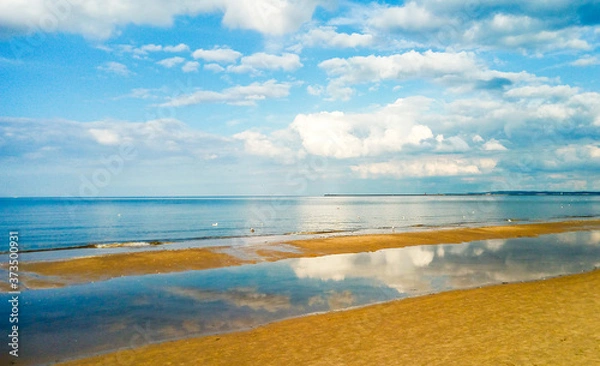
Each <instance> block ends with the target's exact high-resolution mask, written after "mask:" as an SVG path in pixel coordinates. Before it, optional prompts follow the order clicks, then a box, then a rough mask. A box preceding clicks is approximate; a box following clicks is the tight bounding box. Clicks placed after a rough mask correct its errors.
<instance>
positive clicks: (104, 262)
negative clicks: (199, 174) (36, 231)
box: [20, 219, 600, 289]
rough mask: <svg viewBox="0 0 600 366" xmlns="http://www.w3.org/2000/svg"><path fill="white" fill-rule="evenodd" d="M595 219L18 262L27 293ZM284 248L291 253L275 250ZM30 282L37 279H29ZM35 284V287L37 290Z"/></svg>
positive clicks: (506, 234)
mask: <svg viewBox="0 0 600 366" xmlns="http://www.w3.org/2000/svg"><path fill="white" fill-rule="evenodd" d="M598 229H600V220H598V219H590V220H575V221H559V222H544V223H529V224H513V225H504V226H487V227H475V228H464V227H463V228H451V229H448V228H445V229H432V230H424V231H415V232H401V233H390V234H370V235H353V236H334V237H328V238H316V239H309V240H297V241H286V242H283V243H275V244H265V245H253V246H245V247H241V248H236V250H237V252H238V253H239V252H244V253H245V254H243V255H241V256H240V255H235V254H230V253H228V252H227V250H226V249H227V248H224V247H212V248H192V249H181V250H160V251H140V252H130V253H119V254H110V255H102V256H93V257H84V258H74V259H67V260H58V261H41V262H23V263H22V264H21V267H20V269H21V271H23V272H25V273H24V276H23V283H24V285H25V286H27V287H28V288H31V289H35V288H43V287H56V286H64V285H69V284H74V283H86V282H91V281H101V280H107V279H110V278H115V277H122V276H132V275H145V274H155V273H170V272H183V271H188V270H202V269H211V268H220V267H228V266H236V265H242V264H250V263H256V262H261V261H277V260H281V259H286V258H299V257H318V256H324V255H331V254H343V253H360V252H370V251H376V250H381V249H388V248H401V247H406V246H414V245H431V244H456V243H462V242H468V241H474V240H489V239H509V238H515V237H533V236H538V235H544V234H556V233H562V232H568V231H578V230H598ZM281 245H285V246H286V247H288V248H292V249H293V250H280V249H281V248H280V246H281ZM32 278H35V279H36V281H33V280H28V279H32ZM36 285H37V286H36Z"/></svg>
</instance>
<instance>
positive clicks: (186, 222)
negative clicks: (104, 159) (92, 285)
mask: <svg viewBox="0 0 600 366" xmlns="http://www.w3.org/2000/svg"><path fill="white" fill-rule="evenodd" d="M598 216H600V196H580V195H553V196H548V195H533V196H510V195H491V196H486V195H476V196H320V197H298V196H259V197H248V196H243V197H239V196H235V197H135V198H86V199H81V198H0V217H1V219H0V229H1V230H2V232H5V233H8V232H10V231H18V232H19V239H20V244H21V246H20V250H21V252H36V251H52V250H62V249H74V248H94V247H97V248H106V247H111V246H115V247H118V246H131V247H135V246H152V245H155V244H162V243H177V242H186V243H193V246H197V247H202V246H211V245H219V243H221V242H222V240H225V239H228V240H229V242H232V240H233V242H234V243H235V242H238V243H247V242H249V241H251V240H259V241H260V240H262V239H263V238H264V239H265V240H267V239H269V238H277V239H281V238H282V237H283V238H288V237H289V238H295V237H302V238H305V237H311V236H323V235H348V234H367V233H389V232H402V231H411V230H422V229H426V228H438V227H461V226H482V225H493V224H518V223H524V222H536V221H553V220H564V219H570V218H592V217H598ZM7 250H8V239H7V240H6V245H5V246H4V247H3V248H2V246H0V252H2V253H6V252H7Z"/></svg>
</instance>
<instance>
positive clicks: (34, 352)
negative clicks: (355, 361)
mask: <svg viewBox="0 0 600 366" xmlns="http://www.w3.org/2000/svg"><path fill="white" fill-rule="evenodd" d="M599 267H600V231H590V232H571V233H563V234H555V235H545V236H540V237H537V238H517V239H508V240H486V241H474V242H469V243H463V244H449V245H431V246H416V247H406V248H400V249H387V250H381V251H377V252H371V253H358V254H340V255H331V256H325V257H319V258H300V259H288V260H282V261H279V262H274V263H260V264H254V265H245V266H239V267H231V268H219V269H213V270H204V271H189V272H183V273H172V274H162V275H146V276H135V277H124V278H117V279H112V280H109V281H104V282H99V283H89V284H83V285H74V286H70V287H65V288H59V289H48V290H33V291H24V292H22V293H21V295H20V300H21V303H20V307H19V312H20V314H19V316H20V318H19V322H20V324H19V329H20V330H21V332H20V357H19V359H18V361H17V362H16V363H15V364H17V365H32V364H33V365H35V364H49V363H54V362H56V361H62V360H66V359H72V358H78V357H83V356H86V355H91V354H96V353H103V352H108V351H112V350H116V349H123V348H132V347H140V346H143V345H146V344H150V343H156V342H161V341H165V340H171V339H180V338H186V337H192V336H200V335H207V334H215V333H224V332H231V331H236V330H242V329H247V328H251V327H255V326H258V325H261V324H265V323H269V322H273V321H277V320H281V319H285V318H290V317H295V316H302V315H306V314H311V313H316V312H326V311H334V310H341V309H346V308H351V307H357V306H364V305H368V304H373V303H378V302H383V301H389V300H394V299H401V298H406V297H411V296H419V295H425V294H429V293H435V292H441V291H449V290H454V289H465V288H472V287H478V286H485V285H491V284H500V283H507V282H518V281H531V280H538V279H543V278H547V277H553V276H559V275H565V274H572V273H579V272H583V271H590V270H593V269H595V268H599ZM7 297H8V295H7V294H3V295H2V303H5V304H6V302H7V299H6V298H7ZM5 308H7V307H5ZM7 320H8V316H6V317H4V316H3V317H2V319H0V325H1V326H2V329H9V328H8V326H9V324H8V322H7ZM5 343H6V342H5ZM3 347H5V348H6V349H5V351H3V352H2V355H0V361H2V364H7V365H8V364H10V362H12V361H14V359H13V358H10V357H8V349H7V347H6V345H5V346H3Z"/></svg>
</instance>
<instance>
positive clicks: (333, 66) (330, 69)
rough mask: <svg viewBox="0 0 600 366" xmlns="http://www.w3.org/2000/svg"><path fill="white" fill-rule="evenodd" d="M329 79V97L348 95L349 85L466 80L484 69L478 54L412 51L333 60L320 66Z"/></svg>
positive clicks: (326, 61)
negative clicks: (338, 94)
mask: <svg viewBox="0 0 600 366" xmlns="http://www.w3.org/2000/svg"><path fill="white" fill-rule="evenodd" d="M319 67H320V68H321V69H323V70H325V72H326V73H327V75H328V76H329V78H330V80H331V81H330V84H329V87H328V88H329V89H330V90H328V91H329V92H330V94H332V95H335V94H337V93H340V92H339V91H338V89H341V91H342V92H341V93H342V95H348V94H349V93H348V90H347V88H348V85H353V84H360V83H367V82H379V81H383V80H407V79H414V78H433V79H435V78H443V77H448V76H455V77H458V78H461V77H464V76H465V75H466V74H472V73H474V72H477V71H478V70H480V69H482V66H481V65H480V64H479V63H478V62H477V60H476V58H475V55H474V54H472V53H467V52H460V53H446V52H433V51H426V52H423V53H420V52H416V51H409V52H406V53H402V54H395V55H391V56H374V55H371V56H366V57H365V56H355V57H350V58H347V59H342V58H332V59H328V60H325V61H323V62H321V63H320V64H319Z"/></svg>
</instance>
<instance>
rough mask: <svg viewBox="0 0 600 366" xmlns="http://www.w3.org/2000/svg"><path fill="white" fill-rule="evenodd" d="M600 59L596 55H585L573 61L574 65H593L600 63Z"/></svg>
mask: <svg viewBox="0 0 600 366" xmlns="http://www.w3.org/2000/svg"><path fill="white" fill-rule="evenodd" d="M599 64H600V59H599V58H598V57H596V56H590V55H585V56H582V57H580V58H578V59H577V60H575V61H573V62H571V65H573V66H593V65H599Z"/></svg>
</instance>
